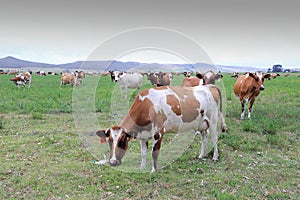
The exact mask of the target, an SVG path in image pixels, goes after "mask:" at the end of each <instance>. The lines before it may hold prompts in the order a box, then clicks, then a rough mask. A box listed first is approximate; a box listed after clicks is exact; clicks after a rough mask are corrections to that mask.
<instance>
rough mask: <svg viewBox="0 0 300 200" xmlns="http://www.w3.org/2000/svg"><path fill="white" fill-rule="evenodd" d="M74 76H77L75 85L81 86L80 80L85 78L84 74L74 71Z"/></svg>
mask: <svg viewBox="0 0 300 200" xmlns="http://www.w3.org/2000/svg"><path fill="white" fill-rule="evenodd" d="M75 75H76V76H77V83H76V85H79V84H82V80H83V79H84V78H85V73H84V72H83V71H76V72H75Z"/></svg>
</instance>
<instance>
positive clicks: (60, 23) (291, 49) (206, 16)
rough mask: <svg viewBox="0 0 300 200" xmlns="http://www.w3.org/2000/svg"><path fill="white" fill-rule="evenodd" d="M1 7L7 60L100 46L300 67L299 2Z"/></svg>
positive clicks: (12, 2) (159, 58)
mask: <svg viewBox="0 0 300 200" xmlns="http://www.w3.org/2000/svg"><path fill="white" fill-rule="evenodd" d="M0 5H1V6H0V58H3V57H6V56H14V57H16V58H19V59H24V60H30V61H35V62H44V63H51V64H62V63H68V62H75V61H78V60H87V59H89V58H92V57H93V56H91V55H95V54H96V53H95V52H98V53H97V56H96V57H93V58H94V59H99V60H111V59H117V60H120V61H137V62H150V63H151V62H157V63H178V62H179V63H184V62H186V61H187V60H188V61H190V62H197V61H199V62H202V61H204V62H205V61H207V60H210V61H211V62H212V63H214V64H218V65H239V66H243V65H245V66H256V67H269V66H272V65H273V64H282V65H283V66H285V67H293V66H300V56H299V52H300V26H299V19H300V12H299V8H300V1H298V0H251V1H250V0H211V1H203V0H193V1H190V0H187V1H179V0H167V1H145V0H135V1H132V0H127V1H114V0H112V1H99V0H98V1H92V0H87V1H78V0H72V1H67V0H65V1H59V0H52V1H49V0H47V1H46V0H39V1H37V0H35V1H33V0H26V1H18V0H0ZM153 29H155V31H154V32H153ZM140 30H143V31H140ZM160 32H161V35H164V37H162V36H161V35H160V34H159V33H160ZM128 35H130V37H127V36H128ZM167 43H168V44H167ZM192 43H194V44H195V45H193V44H192ZM187 44H189V45H187ZM98 49H101V51H100V50H99V51H97V50H98ZM197 54H199V60H197V59H194V58H195V56H196V57H197ZM190 55H192V56H193V59H191V60H189V56H190Z"/></svg>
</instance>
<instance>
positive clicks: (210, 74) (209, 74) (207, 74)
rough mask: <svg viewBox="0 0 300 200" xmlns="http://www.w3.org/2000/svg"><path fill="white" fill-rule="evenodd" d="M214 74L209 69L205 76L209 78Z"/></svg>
mask: <svg viewBox="0 0 300 200" xmlns="http://www.w3.org/2000/svg"><path fill="white" fill-rule="evenodd" d="M212 75H214V73H212V72H211V71H208V72H207V73H206V74H205V76H206V77H207V79H210V77H211V76H212Z"/></svg>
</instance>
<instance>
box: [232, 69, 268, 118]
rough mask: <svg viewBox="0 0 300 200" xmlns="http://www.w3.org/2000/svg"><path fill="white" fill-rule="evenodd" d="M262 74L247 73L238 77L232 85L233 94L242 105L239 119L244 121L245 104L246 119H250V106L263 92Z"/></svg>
mask: <svg viewBox="0 0 300 200" xmlns="http://www.w3.org/2000/svg"><path fill="white" fill-rule="evenodd" d="M263 83H264V74H263V73H262V72H256V73H247V74H245V75H242V76H239V77H238V79H237V80H236V82H235V84H234V93H235V95H236V96H238V97H239V98H240V102H241V104H242V113H241V119H245V104H246V103H248V102H250V104H249V107H248V118H249V119H251V112H252V106H253V103H254V101H255V98H256V97H257V96H258V95H259V93H260V91H261V90H264V85H263Z"/></svg>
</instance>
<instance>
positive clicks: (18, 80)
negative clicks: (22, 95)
mask: <svg viewBox="0 0 300 200" xmlns="http://www.w3.org/2000/svg"><path fill="white" fill-rule="evenodd" d="M10 80H11V81H13V82H14V83H15V84H16V85H17V86H18V88H20V85H23V86H25V84H27V85H28V88H30V84H31V74H30V73H29V72H23V73H20V74H18V75H17V76H16V77H14V78H12V79H10Z"/></svg>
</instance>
